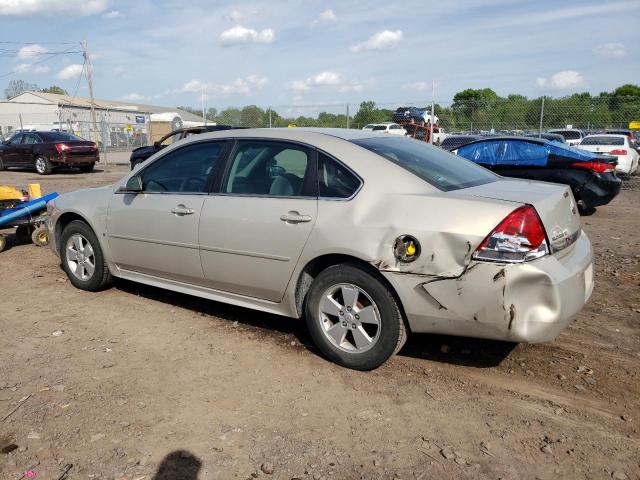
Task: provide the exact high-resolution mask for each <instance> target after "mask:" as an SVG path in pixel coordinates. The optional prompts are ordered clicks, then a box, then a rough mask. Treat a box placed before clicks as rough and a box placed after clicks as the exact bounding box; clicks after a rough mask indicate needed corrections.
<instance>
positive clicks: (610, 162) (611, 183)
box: [455, 137, 622, 215]
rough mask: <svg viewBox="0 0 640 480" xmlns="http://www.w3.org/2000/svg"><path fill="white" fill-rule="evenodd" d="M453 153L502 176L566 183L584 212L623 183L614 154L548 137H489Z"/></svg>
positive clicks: (589, 211) (610, 197)
mask: <svg viewBox="0 0 640 480" xmlns="http://www.w3.org/2000/svg"><path fill="white" fill-rule="evenodd" d="M455 153H457V154H458V155H460V156H461V157H464V158H467V159H469V160H471V161H473V162H475V163H477V164H479V165H482V166H483V167H486V168H488V169H490V170H493V171H494V172H496V173H499V174H500V175H504V176H505V177H516V178H525V179H528V180H542V181H545V182H555V183H564V184H565V185H569V186H570V187H571V191H572V193H573V196H574V198H575V199H576V201H577V202H578V206H579V208H580V211H581V213H583V214H586V215H589V214H592V213H593V212H594V211H595V209H596V207H598V206H601V205H606V204H608V203H609V202H610V201H611V200H613V199H614V198H615V197H616V195H618V193H619V192H620V187H621V185H622V181H621V180H620V178H618V177H617V176H616V172H615V170H616V157H613V156H608V155H604V154H599V153H593V152H587V151H584V150H580V149H578V148H575V147H570V146H569V145H565V144H562V143H558V142H556V141H551V140H544V139H540V138H523V137H498V138H496V137H492V138H491V137H490V138H483V139H481V140H476V141H474V142H472V143H468V144H467V145H463V146H461V147H459V148H458V149H457V150H455Z"/></svg>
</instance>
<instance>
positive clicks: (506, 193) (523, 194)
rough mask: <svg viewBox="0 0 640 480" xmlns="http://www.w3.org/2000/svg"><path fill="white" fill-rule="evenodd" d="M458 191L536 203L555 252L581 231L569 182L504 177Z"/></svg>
mask: <svg viewBox="0 0 640 480" xmlns="http://www.w3.org/2000/svg"><path fill="white" fill-rule="evenodd" d="M458 192H459V193H464V194H465V195H470V196H474V197H482V198H492V199H495V200H504V201H507V202H514V203H517V204H529V205H533V207H534V208H535V209H536V211H537V212H538V215H539V216H540V219H541V220H542V224H543V226H544V229H545V231H546V233H547V238H548V239H549V243H550V247H551V252H552V253H556V252H559V251H561V250H564V249H565V248H567V247H568V246H570V245H572V244H573V243H574V242H575V241H576V239H577V238H578V236H579V235H580V231H581V224H580V215H579V213H578V208H577V206H576V202H575V199H574V198H573V194H572V193H571V189H570V188H569V187H568V186H567V185H560V184H556V183H547V182H537V181H529V180H518V179H506V178H505V179H501V180H498V181H497V182H492V183H486V184H484V185H478V186H476V187H471V188H466V189H464V190H458ZM515 208H516V207H515V205H514V209H515ZM487 233H488V232H487Z"/></svg>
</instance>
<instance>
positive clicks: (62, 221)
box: [54, 212, 99, 254]
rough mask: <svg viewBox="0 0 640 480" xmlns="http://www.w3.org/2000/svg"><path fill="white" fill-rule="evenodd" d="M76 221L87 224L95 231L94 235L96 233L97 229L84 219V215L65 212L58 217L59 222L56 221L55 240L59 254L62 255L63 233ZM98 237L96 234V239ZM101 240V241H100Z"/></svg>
mask: <svg viewBox="0 0 640 480" xmlns="http://www.w3.org/2000/svg"><path fill="white" fill-rule="evenodd" d="M74 220H80V221H81V222H83V223H86V224H87V226H88V227H89V228H90V229H91V230H92V231H93V233H94V234H95V233H96V230H95V228H93V226H92V225H91V222H89V221H88V220H87V219H86V218H85V217H83V216H82V215H80V214H79V213H77V212H64V213H63V214H61V215H60V216H59V217H58V220H57V221H56V226H55V231H54V238H55V245H56V247H57V249H58V253H59V254H62V252H61V250H60V249H61V248H62V247H61V245H60V239H61V238H62V232H63V230H64V229H65V227H66V226H67V225H69V224H70V223H71V222H73V221H74ZM97 236H98V235H97V234H96V237H97ZM98 240H99V239H98Z"/></svg>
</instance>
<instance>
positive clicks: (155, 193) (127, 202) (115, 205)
mask: <svg viewBox="0 0 640 480" xmlns="http://www.w3.org/2000/svg"><path fill="white" fill-rule="evenodd" d="M226 146H227V142H225V141H204V142H197V143H189V144H187V145H185V146H183V147H180V148H176V149H174V150H172V151H170V152H167V153H166V154H165V155H163V156H162V157H160V158H159V159H157V160H155V161H154V162H153V163H151V164H149V165H147V166H146V167H145V168H144V169H143V170H141V171H140V172H138V175H139V176H141V178H142V185H143V192H141V193H137V194H132V193H120V192H116V193H114V194H113V195H112V197H111V201H110V203H109V212H108V217H107V237H108V241H109V247H110V248H111V252H112V256H113V259H114V261H115V263H116V264H117V265H118V266H119V267H120V268H122V269H125V270H129V271H134V272H138V273H143V274H147V275H153V276H157V277H161V278H166V279H171V280H177V281H180V282H185V283H195V284H202V282H203V279H204V276H203V274H202V266H201V263H200V253H199V251H198V223H199V221H200V214H201V212H202V206H203V204H204V200H205V198H207V194H208V192H209V189H210V185H211V181H212V178H213V177H214V176H215V174H216V171H217V169H218V168H220V167H221V165H222V163H223V161H224V154H225V151H226V150H225V149H226Z"/></svg>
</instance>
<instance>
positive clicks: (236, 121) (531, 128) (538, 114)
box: [0, 94, 640, 161]
mask: <svg viewBox="0 0 640 480" xmlns="http://www.w3.org/2000/svg"><path fill="white" fill-rule="evenodd" d="M434 103H435V105H434V111H433V115H434V120H435V123H437V124H439V126H440V127H441V129H442V131H444V132H446V133H447V134H450V133H462V132H465V133H496V134H515V135H517V134H523V133H534V132H538V131H547V130H549V129H553V128H566V127H568V126H571V127H573V128H578V129H582V130H584V131H586V132H593V131H601V130H603V129H607V128H628V127H629V124H630V122H632V121H640V97H620V96H614V95H607V94H601V95H599V96H597V97H592V96H590V95H589V94H578V95H572V96H570V97H565V98H559V99H556V98H538V99H527V98H525V97H522V96H519V95H511V96H509V97H508V98H489V99H487V98H484V99H483V98H481V99H466V100H457V101H454V102H434ZM402 107H415V108H413V109H411V112H410V114H408V116H405V117H400V116H399V115H398V114H397V109H398V108H402ZM154 108H157V107H154ZM181 109H182V110H180V111H182V112H183V114H184V110H187V111H188V114H190V120H191V121H185V122H183V123H181V125H182V126H191V125H197V124H203V123H209V124H211V123H217V124H223V125H233V126H243V127H254V128H255V127H259V128H270V127H271V128H276V127H333V128H357V129H359V128H363V127H364V126H366V125H368V124H372V123H382V122H392V121H398V120H404V121H410V120H411V119H413V122H415V123H420V122H422V121H424V122H425V123H427V122H428V120H429V119H430V118H431V116H430V115H431V102H430V101H426V100H425V101H418V102H392V103H376V102H374V101H364V102H361V103H356V104H351V103H349V104H346V103H338V102H336V103H330V104H298V105H274V106H257V105H248V106H244V107H237V108H236V107H231V108H225V109H220V110H218V109H216V108H209V109H208V110H207V111H206V115H205V117H204V118H203V116H202V110H200V109H189V108H185V107H181ZM167 110H173V111H176V110H177V109H175V108H172V107H167ZM95 114H96V119H95V128H94V121H93V119H92V116H91V111H90V109H88V108H75V107H59V106H56V105H45V104H37V103H17V102H0V135H1V136H2V137H6V136H7V135H9V134H10V133H11V132H15V131H16V130H21V129H22V130H61V131H68V132H72V133H75V134H77V135H79V136H81V137H83V138H87V139H91V140H93V141H95V142H96V143H98V145H99V147H100V150H101V152H103V158H104V159H105V160H107V159H108V158H109V157H108V155H107V154H109V153H113V154H114V155H112V156H111V158H112V161H118V159H120V157H122V159H126V158H127V152H130V151H131V150H132V149H133V148H136V147H138V146H143V145H148V144H150V143H152V142H153V141H155V140H158V138H160V137H161V136H162V135H164V134H165V133H168V132H170V131H171V130H172V129H173V128H175V127H176V124H174V123H173V122H172V121H164V122H163V121H154V118H156V117H155V116H154V115H152V114H150V113H145V112H140V111H138V110H135V109H131V110H127V109H126V108H124V109H123V108H119V109H113V110H109V109H104V108H102V109H96V113H95ZM196 116H197V117H196ZM195 118H198V119H201V120H202V121H201V122H195V121H194V119H195ZM117 152H122V153H121V154H120V155H117V154H116V153H117Z"/></svg>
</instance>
